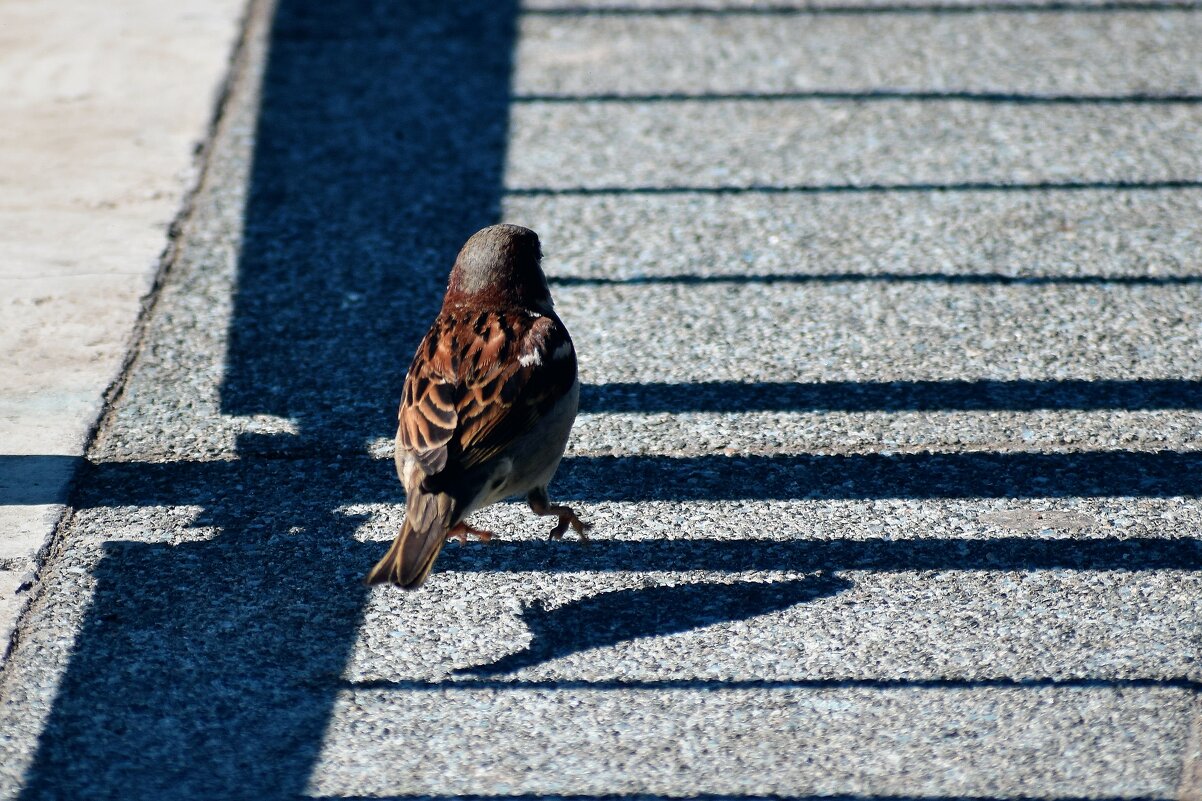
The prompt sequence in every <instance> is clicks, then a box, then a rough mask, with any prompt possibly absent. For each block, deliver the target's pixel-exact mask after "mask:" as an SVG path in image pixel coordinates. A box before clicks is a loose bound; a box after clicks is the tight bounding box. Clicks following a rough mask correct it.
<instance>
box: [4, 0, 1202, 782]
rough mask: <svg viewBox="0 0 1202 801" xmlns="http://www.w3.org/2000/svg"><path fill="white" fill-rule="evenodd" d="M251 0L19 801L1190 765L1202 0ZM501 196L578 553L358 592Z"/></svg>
mask: <svg viewBox="0 0 1202 801" xmlns="http://www.w3.org/2000/svg"><path fill="white" fill-rule="evenodd" d="M256 8H257V9H258V10H257V11H256V12H255V13H254V14H252V16H251V24H250V29H249V35H248V44H247V47H246V48H245V50H244V58H243V63H242V64H241V65H240V67H239V69H240V73H239V75H238V78H237V80H236V82H235V86H234V91H233V93H232V95H231V97H230V99H229V101H228V104H227V108H226V110H225V114H224V117H223V120H222V123H221V126H220V130H219V132H218V136H217V140H216V142H215V143H214V147H213V150H212V154H211V156H210V159H209V163H208V166H207V173H206V177H205V181H204V184H203V187H202V189H201V191H200V192H199V194H198V196H197V198H196V201H195V211H194V213H193V215H192V218H191V219H190V221H189V222H188V224H187V226H186V229H185V231H184V233H183V236H184V239H183V241H182V244H181V246H180V248H179V252H178V257H177V261H176V263H175V265H174V267H173V268H172V270H171V272H170V274H169V275H168V277H167V280H166V281H165V283H164V286H163V287H162V289H161V292H160V295H159V297H158V300H157V302H156V304H155V306H154V308H153V311H152V313H151V316H150V318H149V319H148V320H147V324H146V333H145V337H144V339H143V341H142V343H141V345H140V347H139V350H138V352H137V354H136V358H135V360H134V361H133V364H132V367H131V369H130V372H129V374H128V376H127V379H126V383H125V387H124V390H123V392H122V394H121V395H120V396H119V397H118V398H117V400H116V401H115V403H114V404H113V405H112V407H111V408H110V409H109V411H108V413H107V415H106V417H105V419H104V421H103V424H102V426H101V429H100V431H99V433H98V435H97V438H96V441H95V442H94V444H93V447H92V450H91V454H90V466H89V467H88V468H87V469H86V470H85V474H84V476H83V477H82V478H81V480H80V485H79V488H78V490H77V492H76V494H75V497H74V498H73V508H74V512H73V514H72V515H71V516H70V517H69V519H68V520H67V522H66V523H65V525H64V527H63V528H62V530H61V531H60V532H59V535H58V539H57V541H56V543H55V546H54V548H53V551H52V553H51V555H50V557H49V559H48V561H47V562H46V564H45V565H44V566H43V568H42V571H41V574H40V583H39V585H38V589H37V597H36V598H35V600H34V602H33V604H32V606H31V608H30V610H29V612H28V613H27V615H26V616H25V618H24V620H23V621H22V624H21V629H20V639H19V642H18V645H17V647H16V649H15V650H14V651H13V654H12V656H11V659H10V662H9V664H8V666H7V668H6V669H5V672H4V674H3V676H2V678H0V698H2V699H3V704H2V706H0V790H2V795H3V796H4V797H14V798H28V799H41V798H121V799H165V798H170V799H176V798H178V799H213V798H247V799H251V798H253V799H299V798H310V797H312V798H322V799H344V798H368V797H383V798H417V797H420V798H430V799H440V800H441V799H450V798H459V797H466V798H475V799H486V798H487V799H503V800H504V799H518V798H522V799H527V798H529V799H551V798H566V799H582V798H590V797H598V796H604V797H607V798H611V799H612V798H619V797H621V798H625V797H629V798H632V799H633V798H640V799H643V798H646V799H667V798H677V797H700V798H705V799H721V800H722V801H750V800H751V799H760V798H765V797H773V798H780V797H788V798H814V797H819V796H822V797H839V798H844V799H917V798H924V799H927V798H935V799H950V798H963V797H971V798H976V799H983V798H989V799H1019V798H1023V799H1031V798H1039V799H1064V798H1091V799H1094V798H1096V799H1120V798H1121V799H1134V798H1141V799H1147V798H1166V799H1168V798H1183V799H1185V798H1189V799H1196V798H1199V797H1202V753H1200V750H1202V726H1200V724H1199V719H1198V717H1197V716H1198V712H1199V709H1198V705H1197V701H1196V694H1197V692H1198V689H1199V687H1200V686H1202V684H1200V682H1202V670H1200V668H1199V661H1198V660H1199V656H1200V655H1202V653H1200V639H1199V633H1200V632H1199V621H1200V620H1202V504H1200V503H1199V498H1200V497H1202V302H1200V301H1202V297H1200V295H1202V148H1200V147H1199V141H1200V139H1199V136H1200V134H1199V130H1202V49H1199V48H1198V47H1197V46H1196V44H1197V41H1198V39H1199V36H1200V35H1202V6H1195V5H1192V4H1190V3H1162V2H1148V3H1141V2H1138V1H1137V2H1123V3H1121V4H1115V3H1096V2H1094V3H1091V2H1082V3H1077V2H1072V0H1069V2H1056V3H1054V4H1049V5H1041V4H1040V3H1038V2H1036V3H1027V2H1024V3H1021V4H1012V3H1009V2H1006V1H1005V0H998V1H996V2H989V3H976V2H970V0H956V2H949V3H939V4H933V5H932V4H908V5H905V4H903V5H894V4H887V3H882V2H876V0H872V1H871V2H867V1H865V2H860V1H859V0H857V1H856V2H847V3H839V4H838V5H837V6H829V5H828V6H824V5H822V3H816V4H815V5H813V6H810V7H806V8H803V7H802V6H798V7H797V8H793V7H792V6H791V4H789V3H777V4H772V5H771V6H770V7H769V6H763V5H759V6H756V5H749V4H747V3H745V2H741V1H740V2H730V3H719V2H708V0H707V2H701V3H696V4H691V5H688V6H683V5H672V4H668V3H666V2H631V3H622V4H612V3H610V4H606V3H601V2H596V3H588V2H573V3H572V4H562V3H552V2H549V0H539V2H531V3H530V4H529V5H528V6H527V7H526V8H524V9H523V8H518V7H516V6H515V5H513V4H512V3H506V2H501V3H495V2H474V1H472V2H461V3H442V2H434V0H430V1H429V2H425V3H421V2H417V3H406V4H402V3H390V2H382V1H380V0H345V1H344V2H321V3H319V2H312V1H311V0H279V7H278V9H275V10H274V11H273V10H272V9H271V8H270V7H269V6H268V4H267V3H262V4H260V5H258V6H256ZM497 219H505V220H508V221H512V222H517V223H522V224H526V225H529V226H531V227H533V228H535V229H536V230H537V231H539V232H540V234H541V235H542V237H543V240H544V246H545V250H546V253H547V257H546V267H547V269H548V272H549V274H550V275H551V276H552V282H553V290H554V292H555V294H556V298H557V302H558V305H559V308H560V310H561V313H562V316H563V317H564V319H565V321H566V322H567V324H568V325H569V327H570V328H571V330H572V332H573V335H574V338H575V340H576V342H577V346H578V350H579V352H580V354H581V369H582V376H583V380H584V382H585V384H586V387H585V391H584V394H583V401H582V405H583V409H582V414H581V416H580V419H579V421H578V423H577V427H576V430H575V434H574V436H573V440H572V443H571V445H570V452H569V457H568V458H567V459H566V460H565V462H564V465H563V467H562V469H561V472H560V475H559V477H558V478H557V479H556V481H555V482H554V484H553V485H552V490H553V493H554V495H555V496H556V497H558V498H561V499H563V500H564V501H565V502H570V503H572V504H574V505H575V506H576V507H577V508H578V510H579V511H581V513H582V516H584V517H586V518H587V519H590V520H591V521H592V522H593V523H594V524H595V526H596V528H595V534H594V538H595V542H594V543H593V544H592V545H591V546H589V547H582V546H578V545H576V544H575V543H572V542H564V543H550V542H547V541H546V539H545V531H546V529H547V528H548V526H547V525H546V524H544V523H541V522H540V521H537V520H535V519H534V518H533V517H532V516H531V515H530V514H529V513H528V512H527V511H525V509H524V507H521V506H519V505H516V504H503V505H500V506H497V507H494V508H492V509H489V510H487V511H486V512H483V513H481V514H480V515H479V516H478V518H475V519H474V521H473V522H476V523H477V524H478V525H483V526H487V527H490V528H493V529H494V530H496V531H497V532H498V533H499V537H498V541H496V542H494V543H491V544H488V545H481V544H475V543H473V544H471V545H469V546H467V547H465V548H457V547H453V546H449V547H448V549H447V551H446V552H445V554H444V556H443V557H442V558H441V559H440V561H439V563H438V566H437V568H436V573H435V574H434V576H433V577H432V578H431V580H430V581H429V583H428V585H427V586H426V587H425V588H424V589H423V590H422V591H420V592H417V593H411V594H406V593H402V592H400V591H397V590H394V589H391V588H383V589H375V590H372V591H368V590H367V589H366V588H364V587H363V586H362V584H361V583H360V579H361V577H362V576H363V574H364V573H365V571H366V570H367V568H368V567H370V565H371V564H372V563H373V561H374V560H375V559H376V558H377V557H378V555H379V554H380V553H382V551H383V549H384V548H385V547H386V542H387V541H388V540H389V539H390V538H391V537H392V536H393V533H394V532H395V530H396V528H397V526H398V525H399V522H400V519H401V516H402V514H403V498H402V496H401V492H400V487H399V485H398V484H397V482H396V480H395V477H394V476H393V475H392V466H391V461H390V459H389V458H388V456H389V452H388V443H387V437H388V436H389V435H390V434H391V433H392V425H393V415H394V410H395V405H396V403H397V400H398V398H399V392H400V386H401V382H402V380H403V371H404V368H405V366H406V365H407V363H408V360H409V357H410V355H411V352H412V349H413V348H414V346H415V344H416V342H417V341H418V339H419V338H420V336H421V334H422V333H423V331H424V329H425V326H426V325H427V324H428V321H429V319H430V317H431V316H432V314H433V312H434V310H435V309H436V307H437V305H438V302H439V299H440V296H441V289H442V285H443V282H444V281H445V276H446V271H447V269H448V267H449V264H450V262H451V260H452V258H453V256H454V253H455V251H456V249H457V248H458V246H459V245H460V244H461V243H462V241H463V240H464V239H465V238H466V237H467V235H469V234H470V233H471V232H472V231H474V230H475V229H476V228H479V227H481V226H483V225H486V224H488V223H490V222H493V221H495V220H497Z"/></svg>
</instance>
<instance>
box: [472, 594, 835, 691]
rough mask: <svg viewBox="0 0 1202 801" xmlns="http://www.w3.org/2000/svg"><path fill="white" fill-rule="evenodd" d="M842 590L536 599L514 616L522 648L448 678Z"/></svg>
mask: <svg viewBox="0 0 1202 801" xmlns="http://www.w3.org/2000/svg"><path fill="white" fill-rule="evenodd" d="M850 587H851V582H850V581H848V580H846V579H842V578H838V577H835V576H822V575H819V576H809V577H806V578H800V579H794V580H791V581H777V582H767V583H765V582H751V581H737V582H733V583H730V584H719V583H714V582H704V583H696V584H678V585H676V586H661V587H640V588H637V589H629V590H615V591H613V592H603V593H599V594H597V595H592V596H589V597H587V598H583V599H581V600H579V601H575V602H573V603H569V604H565V605H563V606H560V607H557V608H555V609H546V608H545V607H544V606H543V605H542V604H541V602H536V603H535V604H534V605H533V606H529V607H527V608H526V609H524V610H523V611H522V621H523V622H524V623H525V624H526V627H527V628H529V629H530V636H531V642H530V645H529V646H527V647H526V648H525V649H524V650H521V651H518V652H515V653H512V654H509V655H508V656H506V657H504V658H502V659H500V660H498V661H496V662H493V663H491V664H488V665H479V666H477V667H471V668H462V669H460V670H457V671H456V673H470V674H472V675H475V676H491V675H497V674H501V673H511V672H513V671H515V670H519V669H521V668H525V667H530V666H532V665H537V664H539V663H541V662H549V661H550V660H552V659H559V658H560V657H563V656H567V655H569V654H574V653H576V652H578V651H587V650H588V649H590V648H604V647H606V646H610V645H615V644H617V643H620V642H626V641H628V640H636V639H641V638H644V637H665V636H668V635H670V634H679V633H681V632H685V631H692V630H693V629H696V628H701V627H703V626H710V625H714V624H716V623H725V622H727V621H733V620H748V619H750V618H753V617H758V616H759V615H766V614H769V613H771V612H778V611H780V610H782V609H788V608H789V607H790V606H793V605H794V604H799V603H804V602H806V601H813V600H815V599H817V598H822V597H824V596H827V595H834V594H836V593H839V592H842V591H843V590H846V589H849V588H850Z"/></svg>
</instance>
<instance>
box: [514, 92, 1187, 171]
mask: <svg viewBox="0 0 1202 801" xmlns="http://www.w3.org/2000/svg"><path fill="white" fill-rule="evenodd" d="M1200 124H1202V106H1199V105H1195V104H1188V103H1179V104H1164V105H1155V106H1145V107H1140V108H1139V109H1137V110H1134V111H1133V110H1131V109H1126V108H1116V107H1112V106H1101V107H1099V106H1076V105H1074V106H1067V107H1052V106H1047V105H1031V104H1021V103H1001V104H980V103H972V102H967V101H962V100H946V101H944V100H941V101H930V102H925V103H911V102H906V101H897V100H894V101H880V102H864V101H860V102H853V101H825V100H804V101H796V100H789V101H786V100H775V101H767V102H760V101H721V102H701V101H695V100H690V101H681V102H674V103H666V104H663V103H655V104H594V103H524V104H521V105H518V106H515V107H514V109H513V113H512V115H511V134H510V137H511V139H510V149H509V158H508V165H507V169H506V185H507V186H508V187H509V188H510V189H511V190H522V191H535V192H537V191H540V190H552V191H558V190H563V191H569V192H570V191H571V190H579V189H584V190H594V191H598V190H604V189H609V188H614V189H617V190H628V189H635V188H645V189H646V190H649V191H664V190H672V189H680V188H692V187H700V188H720V187H753V188H754V187H766V188H773V187H775V188H790V187H798V186H801V187H823V186H846V185H852V186H864V185H869V186H871V185H877V184H884V185H894V184H917V185H920V186H925V185H934V186H944V185H953V186H954V185H959V184H970V185H972V184H978V183H982V184H1010V185H1029V184H1033V185H1036V186H1042V185H1044V184H1056V183H1069V184H1086V185H1088V184H1094V183H1102V184H1107V183H1114V182H1120V183H1121V182H1135V183H1144V182H1151V183H1157V182H1166V181H1194V182H1196V181H1198V180H1202V156H1199V154H1198V148H1197V147H1196V142H1195V135H1194V134H1195V131H1196V130H1197V128H1198V126H1199V125H1200Z"/></svg>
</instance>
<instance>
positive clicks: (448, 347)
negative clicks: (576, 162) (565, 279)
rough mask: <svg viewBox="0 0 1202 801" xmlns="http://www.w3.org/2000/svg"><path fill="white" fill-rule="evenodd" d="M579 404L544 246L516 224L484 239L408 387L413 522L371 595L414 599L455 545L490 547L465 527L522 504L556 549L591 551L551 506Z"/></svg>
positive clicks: (459, 269) (453, 280)
mask: <svg viewBox="0 0 1202 801" xmlns="http://www.w3.org/2000/svg"><path fill="white" fill-rule="evenodd" d="M579 401H580V380H579V377H578V376H577V365H576V349H575V346H574V345H573V344H572V338H571V336H569V334H568V330H567V328H566V327H565V326H564V324H563V321H562V320H560V319H559V317H558V315H556V313H555V307H554V304H553V302H552V300H551V291H550V288H549V287H548V286H547V278H546V276H545V275H544V274H543V270H542V245H541V243H540V242H539V238H538V234H536V233H535V232H534V231H532V230H530V229H529V228H523V227H522V226H519V225H509V224H500V225H492V226H489V227H487V228H484V229H481V230H480V231H477V232H476V233H475V234H473V235H472V236H471V237H470V238H469V239H468V240H467V242H466V243H465V244H464V246H463V248H462V249H461V250H460V251H459V255H458V256H457V257H456V259H455V264H454V266H453V267H452V268H451V274H450V278H449V279H448V281H447V291H446V294H445V296H444V297H443V302H442V308H441V310H440V311H439V313H438V316H437V317H436V318H435V319H434V322H433V324H432V325H431V326H430V330H429V332H428V333H427V334H426V336H425V338H424V339H423V340H422V342H421V344H420V345H419V346H418V348H417V353H416V354H415V355H414V357H413V362H412V364H411V365H410V366H409V372H408V374H407V375H406V377H405V385H404V389H403V390H402V397H401V406H400V410H399V411H398V413H397V418H398V420H397V434H396V451H395V459H396V469H397V475H398V477H399V478H400V480H401V484H402V485H404V488H405V497H406V503H405V520H404V523H403V524H402V526H401V531H400V533H399V534H398V535H397V537H396V539H395V540H394V541H393V543H392V546H391V547H390V548H389V549H388V553H386V554H385V555H384V557H383V558H382V559H381V560H380V561H379V562H378V563H377V564H376V565H375V567H373V568H372V570H371V572H370V573H368V575H367V578H366V583H367V584H369V585H372V584H381V583H385V582H390V583H392V584H395V585H398V586H400V587H403V588H405V589H410V590H412V589H417V588H418V587H420V586H421V585H422V584H423V582H425V580H426V578H427V577H428V576H429V575H430V570H431V568H432V567H433V566H434V561H435V559H437V558H438V554H439V552H440V551H441V550H442V547H443V545H444V543H446V542H447V541H448V540H450V539H457V540H459V542H460V543H461V544H466V543H467V535H468V534H469V533H471V534H475V535H476V536H477V537H479V539H480V540H482V541H487V540H488V539H490V538H491V537H492V532H489V531H484V530H481V529H477V528H474V527H472V526H469V525H467V523H466V522H465V519H466V518H467V516H468V515H470V514H471V513H472V512H475V511H477V510H479V509H482V508H484V507H485V506H488V505H490V504H492V503H496V502H497V501H500V500H503V499H505V498H508V497H511V496H515V495H524V496H525V498H526V503H527V504H528V505H529V507H530V510H531V511H532V512H534V514H536V515H539V516H555V517H557V518H558V519H559V522H558V523H557V524H556V525H555V527H554V528H553V529H552V530H551V534H550V536H551V539H553V540H558V539H561V538H562V537H563V535H564V533H565V532H566V531H567V529H568V527H569V526H571V527H572V529H573V530H574V531H575V532H576V533H577V534H578V535H579V537H580V539H581V541H582V542H586V541H587V539H588V538H587V535H586V534H585V532H586V531H587V530H588V529H590V528H591V526H590V525H589V524H587V523H585V522H583V521H582V520H581V519H580V518H579V517H578V516H577V515H576V513H575V512H574V511H573V510H572V509H571V508H569V507H567V506H562V505H558V504H552V503H551V501H550V498H549V496H548V494H547V484H548V483H549V482H550V481H551V478H552V477H553V476H554V475H555V471H556V469H557V468H558V467H559V462H560V460H561V459H562V458H563V453H564V449H565V448H566V447H567V441H568V434H569V432H570V431H571V428H572V423H573V422H574V421H575V419H576V411H577V408H578V406H579Z"/></svg>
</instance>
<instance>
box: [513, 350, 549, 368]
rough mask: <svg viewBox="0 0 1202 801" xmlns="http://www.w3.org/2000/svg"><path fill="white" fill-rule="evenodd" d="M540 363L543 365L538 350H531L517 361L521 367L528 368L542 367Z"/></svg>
mask: <svg viewBox="0 0 1202 801" xmlns="http://www.w3.org/2000/svg"><path fill="white" fill-rule="evenodd" d="M542 363H543V356H542V354H541V353H539V352H538V350H532V351H530V352H529V353H527V354H525V355H524V356H522V357H521V358H520V359H518V364H520V365H522V367H529V366H530V365H532V364H533V365H534V366H535V367H538V366H540V365H542Z"/></svg>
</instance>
